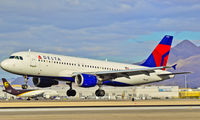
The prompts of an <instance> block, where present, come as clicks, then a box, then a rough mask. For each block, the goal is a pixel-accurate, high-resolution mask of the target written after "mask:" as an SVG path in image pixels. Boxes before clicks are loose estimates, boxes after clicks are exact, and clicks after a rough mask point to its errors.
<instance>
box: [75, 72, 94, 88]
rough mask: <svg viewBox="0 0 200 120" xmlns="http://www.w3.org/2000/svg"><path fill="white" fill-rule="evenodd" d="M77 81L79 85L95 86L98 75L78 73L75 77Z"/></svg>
mask: <svg viewBox="0 0 200 120" xmlns="http://www.w3.org/2000/svg"><path fill="white" fill-rule="evenodd" d="M75 83H76V84H77V85H78V86H79V87H94V86H96V85H97V77H96V76H94V75H89V74H78V75H76V77H75Z"/></svg>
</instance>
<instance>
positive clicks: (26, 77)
mask: <svg viewBox="0 0 200 120" xmlns="http://www.w3.org/2000/svg"><path fill="white" fill-rule="evenodd" d="M24 80H25V84H24V85H22V89H27V88H28V85H27V82H28V76H24Z"/></svg>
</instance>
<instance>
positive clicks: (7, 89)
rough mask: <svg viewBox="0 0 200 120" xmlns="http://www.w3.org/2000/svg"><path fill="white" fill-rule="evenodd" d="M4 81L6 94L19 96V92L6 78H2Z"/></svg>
mask: <svg viewBox="0 0 200 120" xmlns="http://www.w3.org/2000/svg"><path fill="white" fill-rule="evenodd" d="M2 81H3V85H4V88H5V90H4V91H5V92H7V93H10V94H13V95H16V94H17V90H15V89H14V88H13V87H12V86H11V85H10V84H9V82H8V81H7V80H6V79H5V78H2Z"/></svg>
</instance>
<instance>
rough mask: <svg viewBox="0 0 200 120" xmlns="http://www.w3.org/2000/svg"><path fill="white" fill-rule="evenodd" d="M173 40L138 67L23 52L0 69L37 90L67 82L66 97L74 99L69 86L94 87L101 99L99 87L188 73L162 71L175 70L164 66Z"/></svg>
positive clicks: (166, 39)
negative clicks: (29, 83)
mask: <svg viewBox="0 0 200 120" xmlns="http://www.w3.org/2000/svg"><path fill="white" fill-rule="evenodd" d="M172 39H173V36H169V35H166V36H164V38H163V39H162V40H161V42H160V43H159V44H158V45H157V47H156V48H155V49H154V51H153V52H152V53H151V55H150V56H149V57H148V58H147V60H146V61H145V62H144V63H143V64H141V65H133V64H123V63H117V62H109V61H101V60H92V59H87V58H78V57H70V56H62V55H56V54H47V53H41V52H32V51H27V52H26V51H25V52H17V53H13V54H12V55H11V56H10V57H9V58H8V59H6V60H4V61H2V62H1V68H2V69H4V70H5V71H8V72H10V73H14V74H18V75H23V76H24V78H25V83H27V80H28V79H27V78H28V77H33V83H34V85H35V86H37V87H50V86H52V85H57V84H58V81H66V83H67V84H68V85H69V86H70V89H69V90H68V91H67V93H66V94H67V95H68V96H75V95H76V91H75V90H74V89H72V83H75V84H77V85H78V86H79V87H85V88H88V87H94V86H96V85H97V86H99V89H98V90H96V92H95V94H96V96H104V95H105V91H104V90H103V89H102V88H101V86H102V85H110V86H134V85H141V84H146V83H152V82H158V81H162V80H166V79H170V78H173V77H174V76H175V75H176V74H186V73H188V72H181V73H172V72H169V71H166V70H165V69H166V68H171V67H173V68H175V66H171V67H169V66H166V65H167V60H168V57H169V52H170V49H171V44H172ZM23 88H24V89H26V88H27V85H26V84H25V85H23Z"/></svg>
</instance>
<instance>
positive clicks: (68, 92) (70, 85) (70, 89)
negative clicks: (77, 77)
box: [66, 82, 76, 97]
mask: <svg viewBox="0 0 200 120" xmlns="http://www.w3.org/2000/svg"><path fill="white" fill-rule="evenodd" d="M66 84H68V85H69V87H70V88H69V90H67V93H66V94H67V96H69V97H70V96H72V97H74V96H76V91H75V90H73V89H72V82H70V83H66Z"/></svg>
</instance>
